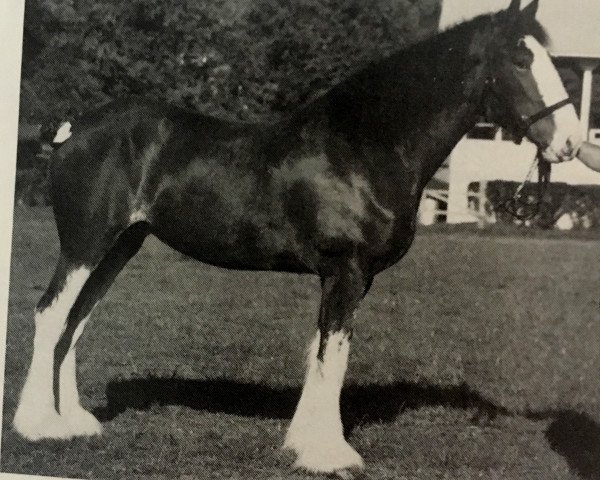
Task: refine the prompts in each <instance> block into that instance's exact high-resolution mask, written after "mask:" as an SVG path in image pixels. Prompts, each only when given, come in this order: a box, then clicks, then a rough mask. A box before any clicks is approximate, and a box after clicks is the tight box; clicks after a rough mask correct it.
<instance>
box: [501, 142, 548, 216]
mask: <svg viewBox="0 0 600 480" xmlns="http://www.w3.org/2000/svg"><path fill="white" fill-rule="evenodd" d="M536 168H537V169H538V172H539V176H538V198H537V201H535V202H529V201H527V200H525V199H523V196H522V193H523V189H524V188H525V185H526V184H527V183H529V182H531V178H532V177H533V172H534V170H535V169H536ZM550 171H551V166H550V163H549V162H547V161H545V160H542V161H540V154H539V152H538V153H537V154H536V156H535V157H534V159H533V162H531V166H530V167H529V171H528V172H527V176H526V177H525V179H524V180H523V181H522V182H521V184H520V185H519V186H518V187H517V189H516V190H515V193H514V195H513V196H512V197H511V198H509V199H507V200H504V201H503V202H501V203H499V204H497V205H494V210H496V211H497V212H500V211H504V212H506V213H508V214H509V215H511V216H512V217H514V218H516V219H517V220H521V221H525V220H531V219H532V218H534V217H535V216H536V215H538V214H539V213H540V210H541V206H542V204H543V202H544V194H545V193H546V190H547V188H548V184H549V182H550Z"/></svg>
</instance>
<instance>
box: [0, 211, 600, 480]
mask: <svg viewBox="0 0 600 480" xmlns="http://www.w3.org/2000/svg"><path fill="white" fill-rule="evenodd" d="M550 237H552V238H547V236H546V235H544V234H540V235H535V236H534V237H533V238H527V239H525V238H518V237H515V236H509V235H502V236H494V235H492V234H485V233H484V234H475V233H468V232H467V233H465V232H453V231H450V230H449V231H435V230H434V231H426V230H423V231H422V233H421V234H420V235H418V236H417V239H416V241H415V244H414V245H413V247H412V249H411V251H410V253H409V254H408V255H407V256H406V257H405V259H404V260H403V261H402V262H400V264H398V265H397V266H395V267H393V268H391V269H389V270H388V271H386V272H384V273H382V274H381V275H379V276H378V277H377V279H376V281H375V284H374V286H373V288H372V290H371V292H370V294H369V295H368V296H367V298H366V299H365V301H364V302H363V304H362V306H361V308H360V310H359V312H358V315H357V320H356V323H355V336H354V338H353V342H352V351H351V360H350V364H349V369H348V375H347V381H346V389H345V391H344V399H343V406H344V407H343V411H344V420H345V424H346V429H347V430H348V432H347V433H348V438H349V441H350V443H351V444H352V445H354V446H355V447H356V449H357V450H358V451H359V452H360V453H361V454H362V455H363V456H364V459H365V461H366V462H367V470H366V474H365V477H366V478H372V479H388V478H389V479H423V480H429V479H445V478H447V479H474V478H485V479H544V480H549V479H577V478H584V479H598V478H600V305H599V302H600V289H599V286H600V268H599V267H600V242H598V241H597V240H593V239H569V238H556V237H557V236H556V235H551V236H550ZM57 254H58V242H57V237H56V233H55V228H54V224H53V219H52V215H51V212H50V210H48V209H29V208H27V209H23V208H18V209H17V211H16V218H15V230H14V244H13V263H12V276H11V296H10V306H9V307H10V309H9V321H8V345H7V358H6V385H5V392H4V394H5V404H4V430H3V435H2V457H1V470H2V471H3V472H19V473H37V474H47V475H60V476H67V477H79V478H90V479H91V478H110V479H115V478H123V479H130V478H148V479H195V478H199V479H205V478H206V479H209V478H210V479H225V478H228V479H229V478H231V479H288V478H289V479H303V478H309V477H307V476H306V475H304V474H303V473H302V472H292V470H291V469H290V464H291V461H292V458H291V457H290V456H289V455H288V454H286V453H284V452H281V451H280V445H281V443H282V441H283V437H284V434H285V429H286V427H287V425H288V423H289V419H290V418H291V416H292V414H293V411H294V407H295V403H296V402H297V400H298V397H299V392H300V390H299V389H300V386H301V384H302V379H303V374H304V371H303V370H304V368H303V363H304V352H305V350H306V346H307V344H308V343H309V341H310V339H311V337H312V336H313V334H314V332H315V325H316V324H315V322H316V314H317V310H318V299H319V289H318V281H317V279H316V278H311V277H308V276H296V275H287V274H275V273H249V272H234V271H225V270H221V269H217V268H213V267H209V266H206V265H202V264H200V263H197V262H194V261H190V260H188V259H185V258H184V257H182V256H181V255H180V254H178V253H175V252H173V251H171V250H169V249H168V248H166V247H164V246H163V245H161V244H160V243H159V242H158V241H156V240H155V239H152V238H150V239H148V240H147V242H146V244H145V246H144V248H143V250H142V251H141V252H140V253H139V254H138V255H137V256H136V257H135V258H134V259H133V260H132V261H131V262H130V264H129V265H128V266H127V267H126V269H125V270H124V271H123V272H122V274H121V275H120V276H119V278H118V279H117V281H116V282H115V284H114V285H113V287H112V289H111V290H110V292H109V294H108V295H107V296H106V298H105V300H104V302H102V303H101V304H100V305H99V306H98V307H97V309H96V310H95V312H94V315H93V320H92V322H90V324H89V325H88V327H87V329H86V331H85V333H84V335H83V337H82V338H81V340H80V343H79V344H78V345H79V346H78V357H79V384H80V392H81V397H82V403H83V404H84V405H85V406H86V407H87V408H89V409H92V410H94V411H95V412H96V414H98V415H99V417H100V418H101V419H102V420H103V425H104V430H105V432H104V435H103V436H102V437H99V438H92V439H76V440H73V441H68V442H58V441H43V442H40V443H35V444H31V443H27V442H25V441H24V440H22V439H21V438H20V437H19V436H18V435H17V434H16V433H15V432H13V431H12V430H11V427H10V422H11V420H12V416H13V414H14V410H15V407H16V402H17V398H18V394H19V391H20V388H21V386H22V382H23V380H24V375H25V372H26V369H27V367H28V362H29V359H30V355H31V350H32V336H33V315H32V313H33V308H34V306H35V304H36V302H37V301H38V299H39V297H40V296H41V294H42V292H43V290H44V289H45V287H46V285H47V282H48V280H49V278H50V276H51V274H52V271H53V268H54V262H55V259H56V257H57ZM323 448H327V445H323Z"/></svg>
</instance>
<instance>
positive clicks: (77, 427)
mask: <svg viewBox="0 0 600 480" xmlns="http://www.w3.org/2000/svg"><path fill="white" fill-rule="evenodd" d="M67 421H68V423H69V426H70V429H71V433H72V435H73V436H74V437H92V436H94V435H100V434H102V425H101V424H100V422H99V421H98V420H97V419H96V417H94V415H92V414H91V413H90V412H88V411H87V410H85V409H84V408H78V409H77V410H76V411H75V412H72V413H69V415H68V419H67Z"/></svg>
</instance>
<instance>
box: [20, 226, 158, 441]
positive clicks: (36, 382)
mask: <svg viewBox="0 0 600 480" xmlns="http://www.w3.org/2000/svg"><path fill="white" fill-rule="evenodd" d="M146 235H147V226H146V225H145V224H141V223H140V224H135V225H133V226H131V227H130V228H129V229H127V230H125V231H124V232H123V233H122V234H121V235H120V236H119V238H118V239H117V240H116V242H115V243H114V245H113V246H112V247H111V248H110V250H109V251H108V252H107V253H106V254H105V255H104V256H103V258H102V259H101V260H100V262H99V263H97V265H96V266H95V267H94V268H89V267H86V266H85V265H84V264H81V263H80V262H69V261H67V260H66V259H65V258H64V256H61V259H60V261H59V263H58V266H57V268H56V273H55V274H54V277H53V279H52V281H51V283H50V286H49V287H48V290H47V291H46V293H45V294H44V296H43V297H42V299H41V300H40V302H39V304H38V306H37V308H36V315H35V338H34V349H33V357H32V360H31V366H30V368H29V371H28V374H27V379H26V381H25V386H24V387H23V391H22V393H21V398H20V401H19V406H18V408H17V412H16V414H15V418H14V422H13V424H14V427H15V429H16V430H17V431H18V432H19V433H20V434H21V435H23V436H24V437H25V438H27V439H29V440H39V439H42V438H70V437H73V436H78V435H94V434H98V433H100V431H101V427H100V423H99V422H98V421H97V420H96V418H94V416H93V415H92V414H91V413H89V412H87V411H86V410H85V409H83V407H81V405H80V403H79V394H78V391H77V380H76V365H75V344H76V342H77V340H78V339H79V337H80V335H81V333H82V332H83V328H84V326H85V323H86V322H87V319H88V317H89V314H90V313H91V311H92V309H93V307H94V306H95V305H96V303H98V301H100V299H101V298H102V296H103V295H104V294H105V293H106V291H107V290H108V288H109V287H110V285H111V284H112V282H113V280H114V279H115V278H116V276H117V274H118V273H119V272H120V271H121V269H122V268H123V267H124V266H125V264H126V263H127V261H128V260H129V259H130V258H131V257H132V256H133V255H135V253H136V252H137V251H138V250H139V248H140V246H141V245H142V242H143V240H144V238H145V237H146Z"/></svg>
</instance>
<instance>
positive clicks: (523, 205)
mask: <svg viewBox="0 0 600 480" xmlns="http://www.w3.org/2000/svg"><path fill="white" fill-rule="evenodd" d="M486 83H488V84H489V83H495V79H492V80H491V81H490V80H488V81H487V82H486ZM492 92H493V91H492ZM572 103H573V100H572V99H571V98H570V97H567V98H565V99H564V100H561V101H560V102H556V103H555V104H553V105H549V106H547V107H545V108H543V109H542V110H540V111H539V112H537V113H534V114H533V115H529V116H528V115H522V116H521V117H519V118H518V120H517V121H516V128H515V131H514V132H513V135H514V137H515V143H517V144H520V143H521V142H522V141H523V138H525V137H526V136H527V132H528V131H529V129H530V128H531V127H532V126H533V125H534V124H535V123H537V122H539V121H540V120H541V119H542V118H545V117H547V116H549V115H552V114H553V113H554V112H555V111H557V110H559V109H561V108H563V107H565V106H567V105H569V104H572ZM536 167H537V169H538V182H537V183H538V191H537V196H538V198H537V201H535V202H533V203H531V202H528V201H526V200H524V199H523V196H522V194H523V189H524V187H525V184H526V183H528V182H529V181H530V180H531V177H532V176H533V172H534V170H535V168H536ZM551 172H552V164H551V163H550V162H548V161H546V160H544V159H543V158H542V155H541V149H539V148H538V151H537V153H536V156H535V158H534V159H533V162H532V164H531V167H530V168H529V172H528V173H527V176H526V177H525V179H524V180H523V181H522V182H521V184H520V185H519V186H518V187H517V190H516V191H515V193H514V195H513V196H512V197H511V198H509V199H506V200H504V201H502V202H500V203H499V204H497V205H494V210H496V211H505V212H506V213H508V214H509V215H511V216H512V217H514V218H516V219H518V220H522V221H523V220H530V219H532V218H534V217H535V216H536V215H538V214H539V213H540V210H541V206H542V204H543V201H544V194H545V193H546V190H547V189H548V185H549V183H550V174H551Z"/></svg>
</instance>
